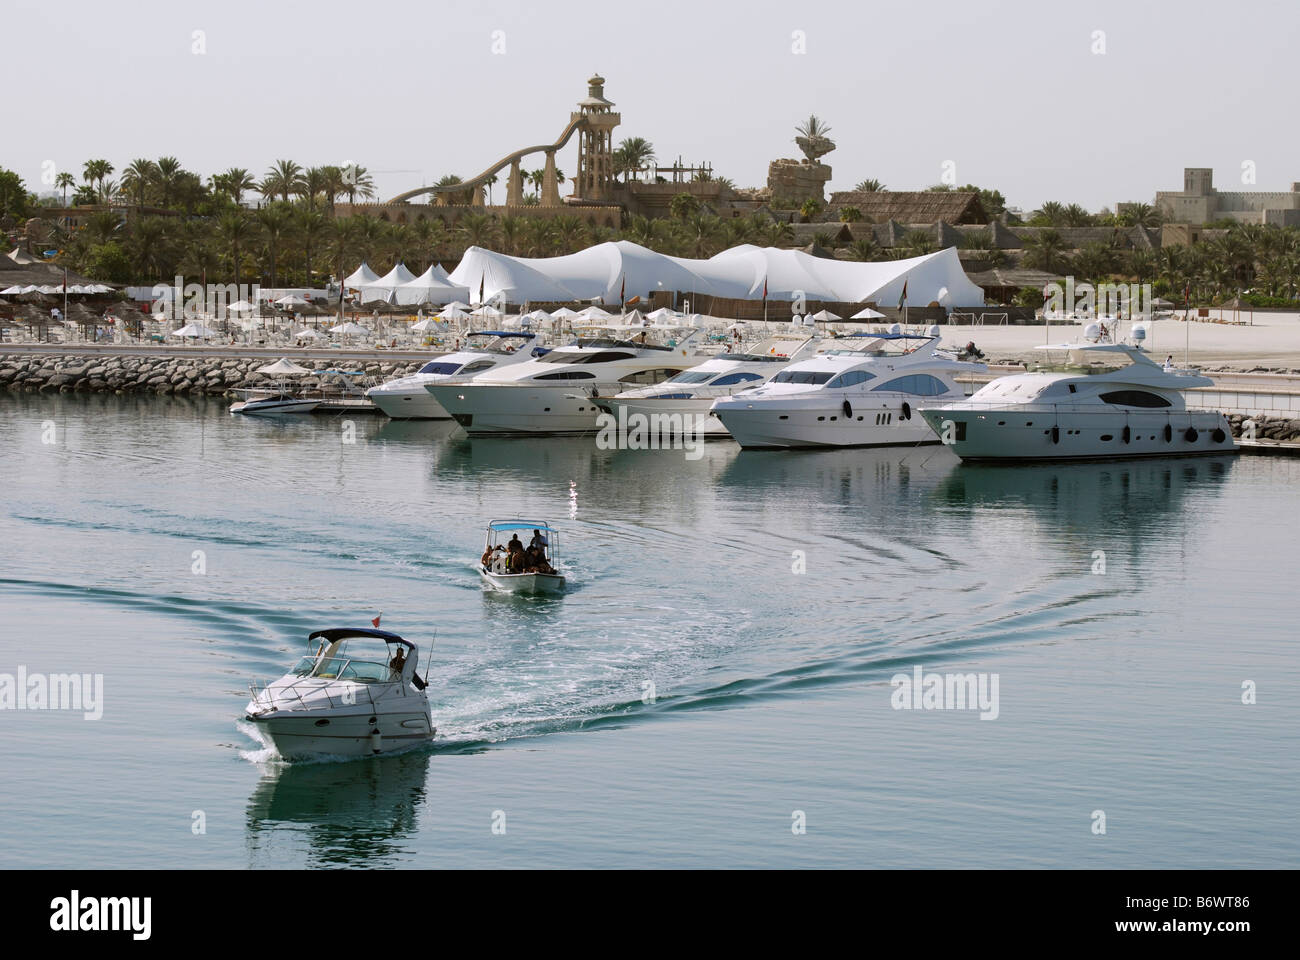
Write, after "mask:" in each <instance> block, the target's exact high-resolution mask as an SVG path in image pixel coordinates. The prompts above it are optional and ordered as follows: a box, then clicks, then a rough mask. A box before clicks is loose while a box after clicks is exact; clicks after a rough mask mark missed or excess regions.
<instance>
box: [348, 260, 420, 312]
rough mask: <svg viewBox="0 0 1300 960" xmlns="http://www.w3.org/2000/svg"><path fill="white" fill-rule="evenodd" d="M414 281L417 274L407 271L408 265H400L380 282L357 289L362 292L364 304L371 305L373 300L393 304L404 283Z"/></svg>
mask: <svg viewBox="0 0 1300 960" xmlns="http://www.w3.org/2000/svg"><path fill="white" fill-rule="evenodd" d="M414 279H415V274H413V273H411V271H410V270H407V269H406V264H404V263H399V264H398V265H397V266H395V267H393V269H391V270H389V271H388V272H387V273H386V274H384V275H383V276H382V277H380V278H379V279H378V280H375V281H373V282H371V283H363V284H360V285H358V287H357V289H358V290H360V291H361V302H362V303H369V302H370V301H372V300H383V301H384V302H386V303H393V302H395V297H396V296H397V288H398V287H400V286H401V285H402V284H404V283H410V282H411V281H412V280H414Z"/></svg>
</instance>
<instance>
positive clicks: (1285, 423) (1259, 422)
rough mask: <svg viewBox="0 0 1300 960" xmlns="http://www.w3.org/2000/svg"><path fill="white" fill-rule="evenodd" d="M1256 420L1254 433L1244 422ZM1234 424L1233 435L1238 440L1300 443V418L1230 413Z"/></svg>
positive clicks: (1231, 421)
mask: <svg viewBox="0 0 1300 960" xmlns="http://www.w3.org/2000/svg"><path fill="white" fill-rule="evenodd" d="M1247 420H1253V421H1254V424H1255V426H1254V432H1253V435H1252V433H1251V431H1250V430H1249V429H1247V428H1246V427H1245V426H1243V424H1245V422H1246V421H1247ZM1228 422H1229V423H1230V424H1232V435H1233V436H1234V437H1236V438H1237V439H1238V440H1241V439H1247V440H1278V441H1282V442H1285V443H1300V420H1292V419H1290V418H1288V417H1245V416H1242V415H1241V414H1239V413H1232V414H1229V415H1228Z"/></svg>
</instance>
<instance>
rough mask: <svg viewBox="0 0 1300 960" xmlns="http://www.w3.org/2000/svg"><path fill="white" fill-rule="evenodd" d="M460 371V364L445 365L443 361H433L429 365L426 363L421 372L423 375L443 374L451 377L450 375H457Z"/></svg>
mask: <svg viewBox="0 0 1300 960" xmlns="http://www.w3.org/2000/svg"><path fill="white" fill-rule="evenodd" d="M459 369H460V364H459V363H444V362H443V361H441V360H433V361H430V362H429V363H426V364H425V365H424V366H422V367H421V368H420V372H421V373H441V374H444V375H447V376H449V375H451V374H453V373H455V372H456V371H457V370H459Z"/></svg>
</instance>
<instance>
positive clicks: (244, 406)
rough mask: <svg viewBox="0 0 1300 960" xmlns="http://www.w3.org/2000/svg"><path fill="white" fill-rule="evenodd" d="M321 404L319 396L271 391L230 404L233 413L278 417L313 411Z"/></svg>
mask: <svg viewBox="0 0 1300 960" xmlns="http://www.w3.org/2000/svg"><path fill="white" fill-rule="evenodd" d="M320 405H321V401H320V399H319V398H316V399H306V398H303V397H296V396H294V395H293V394H290V393H269V394H266V395H264V396H258V397H253V398H252V399H249V400H236V401H235V402H234V403H232V404H231V405H230V412H231V413H242V414H243V415H244V416H246V417H278V416H280V415H281V414H286V413H311V412H312V411H313V410H315V409H316V408H317V407H319V406H320Z"/></svg>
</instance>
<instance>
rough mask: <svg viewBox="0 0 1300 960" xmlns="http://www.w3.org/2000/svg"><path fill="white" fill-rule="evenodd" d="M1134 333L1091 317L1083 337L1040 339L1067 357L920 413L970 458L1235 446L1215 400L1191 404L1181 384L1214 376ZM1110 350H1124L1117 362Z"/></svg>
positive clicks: (1146, 453)
mask: <svg viewBox="0 0 1300 960" xmlns="http://www.w3.org/2000/svg"><path fill="white" fill-rule="evenodd" d="M1132 336H1133V342H1132V343H1116V342H1112V340H1111V339H1110V337H1109V336H1107V335H1106V333H1105V332H1104V328H1103V327H1101V325H1099V324H1090V325H1089V326H1088V327H1087V328H1086V329H1085V331H1084V337H1085V339H1084V340H1083V341H1082V342H1079V343H1062V344H1053V345H1048V346H1040V347H1038V348H1037V349H1039V350H1047V351H1053V350H1054V351H1064V352H1065V354H1066V360H1065V362H1064V363H1058V364H1050V363H1049V364H1042V365H1039V366H1037V367H1036V368H1035V369H1034V370H1032V371H1031V372H1028V373H1017V374H1012V375H1011V376H1008V377H999V378H998V379H997V380H994V381H992V382H990V383H988V384H986V385H985V386H984V387H983V388H981V389H980V390H978V391H977V392H976V393H975V394H973V395H972V396H971V397H970V398H969V399H968V400H963V401H959V402H957V403H948V404H936V405H933V406H931V405H928V404H927V406H926V408H925V409H923V410H922V411H921V415H922V416H923V417H924V418H925V420H926V421H927V422H928V423H929V425H930V426H931V427H932V428H933V430H934V432H935V434H936V436H937V437H939V438H940V439H942V440H944V442H947V443H950V444H951V445H952V448H953V451H954V452H955V453H956V454H957V455H958V456H959V457H961V458H962V459H964V460H1094V459H1104V458H1116V457H1160V456H1186V455H1188V454H1194V453H1232V452H1234V451H1236V449H1237V446H1236V444H1235V443H1234V442H1233V439H1232V430H1231V428H1230V427H1229V424H1228V421H1227V418H1226V417H1224V415H1223V414H1222V413H1220V412H1219V411H1217V410H1189V409H1187V401H1186V397H1185V394H1184V391H1186V390H1190V389H1193V388H1195V387H1209V386H1213V385H1214V381H1213V380H1211V379H1210V378H1209V377H1204V376H1201V375H1199V374H1198V373H1196V372H1195V371H1193V370H1186V369H1183V370H1180V369H1177V368H1175V367H1174V366H1173V365H1172V364H1169V365H1167V366H1163V367H1162V366H1160V365H1158V364H1156V363H1155V362H1153V361H1152V360H1151V358H1150V357H1149V356H1148V355H1147V354H1146V353H1145V352H1144V351H1143V349H1142V340H1143V339H1144V338H1145V336H1146V330H1145V328H1144V327H1142V326H1140V325H1138V326H1135V327H1134V328H1133V333H1132ZM1108 359H1119V360H1124V359H1127V360H1128V363H1127V364H1124V365H1120V366H1115V365H1113V364H1106V363H1104V362H1100V361H1105V360H1108Z"/></svg>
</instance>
